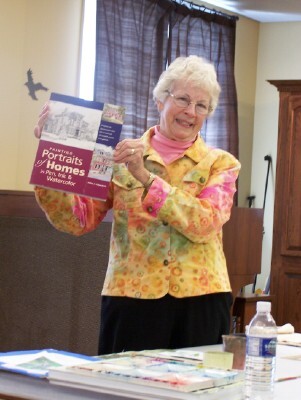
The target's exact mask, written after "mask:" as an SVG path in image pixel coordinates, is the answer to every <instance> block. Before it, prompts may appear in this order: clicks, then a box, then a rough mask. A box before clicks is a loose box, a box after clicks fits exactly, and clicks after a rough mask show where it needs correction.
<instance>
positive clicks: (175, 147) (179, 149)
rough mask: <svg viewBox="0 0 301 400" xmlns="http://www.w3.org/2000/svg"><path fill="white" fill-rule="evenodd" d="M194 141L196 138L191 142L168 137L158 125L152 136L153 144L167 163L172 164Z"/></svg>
mask: <svg viewBox="0 0 301 400" xmlns="http://www.w3.org/2000/svg"><path fill="white" fill-rule="evenodd" d="M194 141H195V139H194V140H190V141H189V142H177V141H175V140H171V139H168V138H167V137H165V136H164V135H162V133H160V131H159V127H158V125H157V126H155V134H154V135H153V136H152V138H151V145H152V147H153V148H154V149H155V150H156V151H157V152H158V153H159V154H160V156H161V157H162V159H163V161H164V162H165V164H171V163H172V162H173V161H175V160H176V159H177V158H180V157H181V156H182V155H183V154H184V152H185V150H187V149H188V148H189V147H190V146H191V145H192V143H193V142H194Z"/></svg>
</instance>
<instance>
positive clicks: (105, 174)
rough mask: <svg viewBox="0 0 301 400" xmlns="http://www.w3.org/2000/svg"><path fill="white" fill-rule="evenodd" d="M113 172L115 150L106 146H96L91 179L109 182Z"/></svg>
mask: <svg viewBox="0 0 301 400" xmlns="http://www.w3.org/2000/svg"><path fill="white" fill-rule="evenodd" d="M112 172H113V148H112V147H108V146H104V145H99V144H96V145H95V149H94V152H93V155H92V160H91V165H90V170H89V174H88V176H89V178H94V179H99V180H101V181H106V182H109V181H110V180H111V176H112Z"/></svg>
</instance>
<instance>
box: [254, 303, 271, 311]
mask: <svg viewBox="0 0 301 400" xmlns="http://www.w3.org/2000/svg"><path fill="white" fill-rule="evenodd" d="M256 311H258V312H271V303H270V302H269V301H258V302H257V303H256Z"/></svg>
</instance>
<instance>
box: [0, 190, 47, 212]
mask: <svg viewBox="0 0 301 400" xmlns="http://www.w3.org/2000/svg"><path fill="white" fill-rule="evenodd" d="M0 216H7V217H34V218H41V217H45V214H44V213H43V211H42V210H41V209H40V207H39V206H38V204H37V202H36V199H35V195H34V192H29V191H28V192H27V191H21V190H20V191H17V190H0Z"/></svg>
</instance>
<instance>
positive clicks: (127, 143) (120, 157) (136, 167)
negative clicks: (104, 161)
mask: <svg viewBox="0 0 301 400" xmlns="http://www.w3.org/2000/svg"><path fill="white" fill-rule="evenodd" d="M143 154H144V144H143V142H142V140H141V139H125V140H122V141H121V142H119V143H118V144H117V146H116V148H115V151H114V162H115V163H117V164H121V163H125V164H126V165H127V168H128V170H129V171H130V173H131V174H132V175H133V176H134V178H136V179H137V180H138V181H140V182H141V183H142V184H143V185H144V184H145V183H146V182H147V181H148V179H149V171H148V170H147V169H146V168H145V167H144V163H143Z"/></svg>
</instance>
